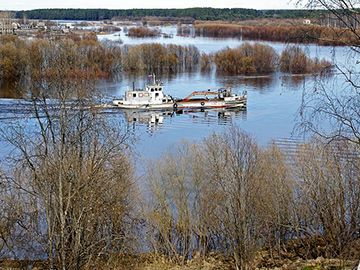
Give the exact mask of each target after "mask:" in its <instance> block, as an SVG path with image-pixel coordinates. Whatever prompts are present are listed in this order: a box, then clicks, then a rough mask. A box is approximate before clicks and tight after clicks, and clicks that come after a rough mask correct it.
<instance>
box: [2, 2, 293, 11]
mask: <svg viewBox="0 0 360 270" xmlns="http://www.w3.org/2000/svg"><path fill="white" fill-rule="evenodd" d="M295 3H296V1H294V0H275V1H274V0H253V1H249V0H196V1H194V0H178V1H170V0H131V1H126V0H125V1H124V0H122V1H121V0H101V1H100V0H60V1H56V0H0V9H2V10H4V9H5V10H22V9H35V8H109V9H127V8H186V7H239V8H256V9H287V8H295V7H296V5H295Z"/></svg>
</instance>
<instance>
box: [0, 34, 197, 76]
mask: <svg viewBox="0 0 360 270" xmlns="http://www.w3.org/2000/svg"><path fill="white" fill-rule="evenodd" d="M0 56H2V57H1V59H0V68H1V69H0V80H1V81H6V82H14V83H19V82H21V81H25V80H28V81H31V80H38V79H39V78H41V79H43V80H44V81H46V80H47V81H48V82H50V81H51V80H52V77H53V72H54V70H56V69H58V68H59V67H61V68H62V73H63V74H64V75H66V76H67V77H68V78H69V79H71V78H77V77H88V78H93V79H99V78H108V77H112V76H116V75H118V74H119V73H120V72H144V73H151V72H159V73H163V72H167V73H169V72H170V73H172V72H178V71H184V70H192V69H193V68H194V67H197V66H198V64H199V61H200V53H199V51H198V49H197V48H196V47H195V46H179V45H161V44H155V43H154V44H141V45H134V46H119V45H118V44H116V43H114V42H110V41H107V42H102V43H101V42H99V41H98V40H97V38H96V35H93V34H88V35H84V36H77V35H69V36H68V37H67V38H63V39H60V40H46V39H36V40H31V41H26V42H25V41H22V40H20V39H19V38H17V37H11V38H10V37H2V39H1V40H0Z"/></svg>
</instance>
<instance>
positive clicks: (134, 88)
mask: <svg viewBox="0 0 360 270" xmlns="http://www.w3.org/2000/svg"><path fill="white" fill-rule="evenodd" d="M133 91H135V82H133Z"/></svg>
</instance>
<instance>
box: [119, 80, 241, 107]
mask: <svg viewBox="0 0 360 270" xmlns="http://www.w3.org/2000/svg"><path fill="white" fill-rule="evenodd" d="M149 77H150V78H152V80H151V81H149V82H148V83H147V84H146V85H145V88H144V89H135V87H134V86H133V89H132V90H128V91H125V95H124V97H123V98H121V99H114V100H113V105H114V106H116V107H118V108H121V109H146V110H162V109H164V110H166V109H174V110H177V109H187V108H189V109H211V108H229V109H230V108H246V101H247V94H246V92H244V93H243V94H242V95H237V94H234V93H232V91H231V89H230V88H220V89H218V90H217V91H210V89H209V90H208V91H194V92H192V93H191V94H190V95H188V96H187V97H185V98H183V99H175V98H173V97H172V96H170V95H166V94H164V86H163V83H162V82H161V81H158V80H156V78H155V75H151V76H149Z"/></svg>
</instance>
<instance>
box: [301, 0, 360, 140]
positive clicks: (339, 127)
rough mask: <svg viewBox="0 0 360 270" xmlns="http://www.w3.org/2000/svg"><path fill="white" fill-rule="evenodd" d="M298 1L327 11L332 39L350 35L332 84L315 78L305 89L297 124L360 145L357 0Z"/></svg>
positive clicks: (358, 18)
mask: <svg viewBox="0 0 360 270" xmlns="http://www.w3.org/2000/svg"><path fill="white" fill-rule="evenodd" d="M298 2H299V4H305V6H306V7H308V8H322V9H326V10H327V13H325V14H326V15H325V16H327V18H328V20H331V21H335V22H336V24H332V25H330V26H329V27H333V29H334V39H342V37H343V36H349V35H350V37H351V38H346V39H345V40H347V43H344V45H345V46H348V47H349V55H348V57H347V58H346V63H341V64H336V63H335V64H336V65H335V66H336V70H337V72H338V73H339V74H338V75H337V76H336V77H335V78H334V81H333V83H332V82H331V81H330V80H328V79H326V80H318V81H317V83H316V84H315V87H314V88H313V89H310V90H307V91H305V93H304V98H303V103H302V107H301V109H300V123H299V125H298V127H299V128H300V129H301V130H302V131H310V132H311V133H315V134H316V135H318V136H320V137H322V138H324V139H326V140H328V141H333V140H337V139H346V140H349V141H351V142H353V143H355V144H357V145H360V83H359V75H358V74H359V70H358V67H357V66H358V58H359V53H360V50H359V46H358V45H356V44H360V43H359V42H360V35H359V31H358V28H359V25H360V24H359V22H360V14H359V10H358V1H353V0H304V1H298ZM334 25H337V27H335V26H334ZM338 27H341V29H339V28H338ZM335 34H336V35H335ZM324 122H325V123H326V124H325V125H324Z"/></svg>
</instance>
